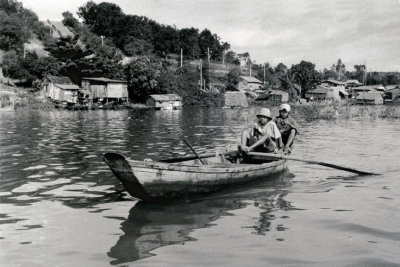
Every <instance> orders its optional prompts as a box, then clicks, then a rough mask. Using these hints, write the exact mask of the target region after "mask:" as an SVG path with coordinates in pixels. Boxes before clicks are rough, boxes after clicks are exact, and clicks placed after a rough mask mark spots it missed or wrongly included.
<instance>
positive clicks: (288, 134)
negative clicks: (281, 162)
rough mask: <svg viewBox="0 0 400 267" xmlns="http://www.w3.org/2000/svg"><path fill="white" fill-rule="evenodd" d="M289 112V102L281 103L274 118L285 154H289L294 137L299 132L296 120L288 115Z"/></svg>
mask: <svg viewBox="0 0 400 267" xmlns="http://www.w3.org/2000/svg"><path fill="white" fill-rule="evenodd" d="M289 113H290V106H289V104H282V105H281V106H280V108H279V116H278V117H276V118H275V119H274V121H275V123H276V126H277V127H278V129H279V131H280V132H281V135H282V142H283V153H284V154H285V155H289V154H290V153H291V152H292V146H293V142H294V138H295V137H296V135H297V134H298V132H299V130H298V129H299V128H298V126H297V124H296V122H295V121H294V120H293V119H292V118H290V117H289Z"/></svg>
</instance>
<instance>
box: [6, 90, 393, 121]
mask: <svg viewBox="0 0 400 267" xmlns="http://www.w3.org/2000/svg"><path fill="white" fill-rule="evenodd" d="M0 92H1V94H0V101H1V107H5V106H7V105H10V104H11V102H12V101H13V99H14V102H15V103H14V109H15V110H19V111H21V110H22V111H51V110H58V109H57V107H56V105H55V103H53V102H52V101H51V100H49V99H45V98H42V97H38V94H37V93H31V92H28V91H27V90H26V89H25V88H18V87H11V86H5V85H3V84H1V85H0ZM291 106H292V112H291V114H292V115H291V116H292V117H293V118H295V119H296V120H300V121H306V122H311V121H318V120H326V121H331V120H351V119H356V120H360V119H361V120H363V119H369V120H371V119H400V105H398V104H383V105H355V104H354V103H352V101H351V100H347V101H332V100H325V101H314V102H307V103H303V104H295V105H294V104H291ZM222 107H223V106H220V107H219V108H222ZM256 107H270V108H271V110H272V112H273V113H274V114H278V105H276V104H275V103H271V102H268V101H262V102H255V101H249V107H248V108H244V107H237V108H233V109H234V110H235V111H234V112H233V116H232V118H231V119H232V120H238V121H245V122H250V121H252V120H253V118H254V114H253V112H254V110H255V109H254V108H256ZM213 108H215V107H213ZM93 109H98V108H93ZM106 109H107V107H106ZM109 109H111V107H110V108H109ZM112 109H150V108H149V107H147V106H146V105H144V104H134V103H131V104H130V105H129V106H128V107H126V106H125V107H113V108H112Z"/></svg>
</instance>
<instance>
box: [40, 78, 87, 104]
mask: <svg viewBox="0 0 400 267" xmlns="http://www.w3.org/2000/svg"><path fill="white" fill-rule="evenodd" d="M79 89H80V87H79V86H78V85H76V84H74V83H73V82H72V81H71V79H70V78H68V77H59V76H52V75H49V76H47V77H46V78H45V79H44V81H43V82H42V90H41V94H42V96H44V97H48V98H50V99H51V100H53V101H55V102H58V103H74V104H75V103H76V102H77V99H78V91H79Z"/></svg>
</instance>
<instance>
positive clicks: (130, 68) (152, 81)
mask: <svg viewBox="0 0 400 267" xmlns="http://www.w3.org/2000/svg"><path fill="white" fill-rule="evenodd" d="M161 70H162V64H161V62H159V61H156V60H154V59H151V58H149V57H140V58H138V59H136V60H135V61H132V62H131V63H129V64H128V65H126V66H125V68H124V74H125V77H126V79H127V80H128V90H129V95H130V98H131V99H134V100H135V101H136V102H144V101H145V100H146V98H147V97H148V96H149V95H151V94H156V93H158V90H159V81H158V79H159V77H160V75H161Z"/></svg>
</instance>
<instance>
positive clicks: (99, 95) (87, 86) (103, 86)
mask: <svg viewBox="0 0 400 267" xmlns="http://www.w3.org/2000/svg"><path fill="white" fill-rule="evenodd" d="M82 88H83V92H84V93H85V94H87V96H89V98H90V97H91V98H92V99H93V102H95V103H96V102H102V101H105V102H108V101H120V100H121V101H128V82H127V81H122V80H112V79H108V78H103V77H100V78H82Z"/></svg>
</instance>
